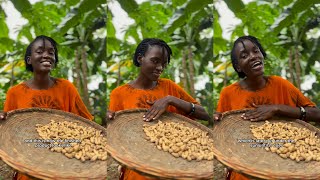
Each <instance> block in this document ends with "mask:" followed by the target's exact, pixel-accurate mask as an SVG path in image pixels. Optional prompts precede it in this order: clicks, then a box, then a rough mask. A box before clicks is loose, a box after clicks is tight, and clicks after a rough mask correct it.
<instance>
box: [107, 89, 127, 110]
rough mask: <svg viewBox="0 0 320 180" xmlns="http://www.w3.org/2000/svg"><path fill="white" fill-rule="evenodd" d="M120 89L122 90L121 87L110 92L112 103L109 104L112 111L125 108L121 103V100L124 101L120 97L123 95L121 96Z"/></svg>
mask: <svg viewBox="0 0 320 180" xmlns="http://www.w3.org/2000/svg"><path fill="white" fill-rule="evenodd" d="M119 91H121V89H119V88H116V89H114V90H113V91H112V92H111V94H110V105H109V110H110V111H113V112H116V111H120V110H124V109H123V107H122V105H121V102H122V100H121V99H120V97H121V96H119V94H121V92H119ZM123 93H125V92H123Z"/></svg>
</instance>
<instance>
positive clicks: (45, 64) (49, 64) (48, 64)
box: [40, 61, 52, 67]
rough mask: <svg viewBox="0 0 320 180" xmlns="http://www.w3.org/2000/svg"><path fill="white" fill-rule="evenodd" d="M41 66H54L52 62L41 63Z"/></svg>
mask: <svg viewBox="0 0 320 180" xmlns="http://www.w3.org/2000/svg"><path fill="white" fill-rule="evenodd" d="M40 64H41V65H43V66H45V67H51V66H52V62H51V61H41V62H40Z"/></svg>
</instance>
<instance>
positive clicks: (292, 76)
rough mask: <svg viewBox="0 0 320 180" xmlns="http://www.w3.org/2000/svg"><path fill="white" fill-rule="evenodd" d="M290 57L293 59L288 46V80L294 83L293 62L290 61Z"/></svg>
mask: <svg viewBox="0 0 320 180" xmlns="http://www.w3.org/2000/svg"><path fill="white" fill-rule="evenodd" d="M292 59H293V53H292V48H290V51H289V72H290V78H289V81H290V82H291V83H292V84H295V83H294V73H293V62H292Z"/></svg>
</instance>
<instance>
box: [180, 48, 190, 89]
mask: <svg viewBox="0 0 320 180" xmlns="http://www.w3.org/2000/svg"><path fill="white" fill-rule="evenodd" d="M186 58H187V54H186V51H182V70H181V71H182V73H181V74H182V76H180V78H181V82H182V84H183V88H184V89H186V90H188V82H187V79H188V72H187V59H186Z"/></svg>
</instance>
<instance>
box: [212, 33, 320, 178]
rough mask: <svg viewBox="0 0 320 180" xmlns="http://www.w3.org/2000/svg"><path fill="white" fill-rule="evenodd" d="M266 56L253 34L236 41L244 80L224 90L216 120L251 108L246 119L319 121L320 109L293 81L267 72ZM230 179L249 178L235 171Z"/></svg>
mask: <svg viewBox="0 0 320 180" xmlns="http://www.w3.org/2000/svg"><path fill="white" fill-rule="evenodd" d="M266 57H267V54H266V52H265V50H264V49H263V47H262V46H261V44H260V43H259V41H258V39H257V38H255V37H253V36H242V37H240V38H238V39H237V40H236V41H235V42H234V45H233V48H232V51H231V59H232V65H233V67H234V70H235V71H236V72H237V73H238V76H239V77H240V78H241V80H240V81H239V82H236V83H234V84H231V85H229V86H227V87H225V88H224V89H223V90H222V92H221V93H220V99H219V102H218V107H217V113H216V114H214V119H215V120H219V119H221V113H223V112H226V111H230V110H239V109H244V108H251V109H252V110H250V111H248V112H246V113H245V114H243V115H242V116H241V117H242V118H243V119H244V120H250V121H262V120H267V119H270V118H272V117H273V116H285V117H290V118H296V119H301V120H306V121H318V122H319V121H320V110H319V109H318V108H317V107H316V106H315V104H314V103H313V102H312V101H310V100H309V99H308V98H307V97H305V96H304V95H303V94H302V93H301V92H300V91H299V90H298V89H297V88H296V87H295V86H294V85H293V84H291V83H290V82H289V81H287V80H285V79H283V78H281V77H279V76H265V75H264V61H265V58H266ZM229 178H230V180H247V179H248V178H246V177H245V176H243V175H241V174H239V173H236V172H234V171H230V172H229Z"/></svg>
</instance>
